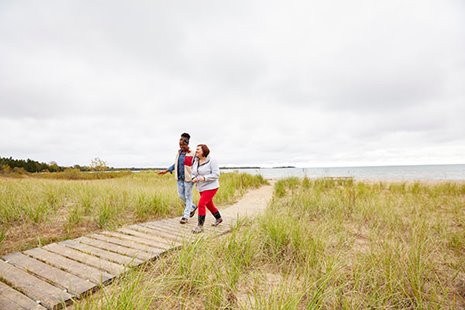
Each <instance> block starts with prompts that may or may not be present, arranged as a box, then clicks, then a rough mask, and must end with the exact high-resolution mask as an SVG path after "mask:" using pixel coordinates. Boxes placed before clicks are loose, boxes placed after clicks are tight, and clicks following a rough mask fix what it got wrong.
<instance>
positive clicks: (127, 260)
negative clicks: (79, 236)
mask: <svg viewBox="0 0 465 310" xmlns="http://www.w3.org/2000/svg"><path fill="white" fill-rule="evenodd" d="M60 244H63V245H65V246H67V247H69V248H72V249H75V250H79V251H81V252H85V253H87V254H90V255H94V256H97V257H101V258H104V259H106V260H109V261H111V262H114V263H117V264H120V265H127V266H132V267H133V266H139V265H140V264H142V263H143V262H144V261H143V260H140V259H137V258H135V257H129V256H126V255H121V254H117V253H114V252H110V251H107V250H103V249H100V248H96V247H94V246H91V245H87V244H84V243H79V242H77V241H75V240H66V241H62V242H60Z"/></svg>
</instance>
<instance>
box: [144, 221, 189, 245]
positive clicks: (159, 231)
mask: <svg viewBox="0 0 465 310" xmlns="http://www.w3.org/2000/svg"><path fill="white" fill-rule="evenodd" d="M139 225H140V226H142V227H145V228H148V229H150V230H152V231H154V232H156V234H157V235H160V236H162V237H163V238H166V239H168V240H172V241H176V242H182V240H183V239H184V238H183V236H182V237H181V236H178V235H173V234H172V233H170V232H167V231H164V230H162V229H160V228H158V227H155V226H150V225H147V224H145V223H141V224H139ZM186 235H187V234H186Z"/></svg>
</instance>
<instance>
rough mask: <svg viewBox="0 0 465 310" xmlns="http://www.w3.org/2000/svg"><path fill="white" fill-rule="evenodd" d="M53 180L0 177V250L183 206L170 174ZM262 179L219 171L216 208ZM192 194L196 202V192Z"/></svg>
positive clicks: (175, 212) (173, 213) (170, 212)
mask: <svg viewBox="0 0 465 310" xmlns="http://www.w3.org/2000/svg"><path fill="white" fill-rule="evenodd" d="M57 178H58V179H57ZM57 178H55V177H54V178H52V177H47V178H46V179H43V178H36V177H25V178H0V254H2V253H7V252H12V251H14V250H22V249H26V248H30V247H34V246H37V245H38V244H45V243H49V242H53V241H57V240H62V239H66V238H71V237H76V236H80V235H83V234H86V233H89V232H92V231H96V230H101V229H114V228H117V227H119V226H121V225H125V224H130V223H134V222H141V221H147V220H151V219H157V218H161V217H168V216H178V215H181V214H182V210H183V209H184V208H183V205H182V202H181V200H180V199H179V198H178V194H177V187H176V180H174V178H173V177H172V176H159V175H158V174H156V173H155V172H141V173H134V174H126V175H125V176H122V177H121V176H120V177H118V178H109V179H108V178H107V179H91V180H75V179H74V178H71V179H72V180H68V179H61V178H62V177H61V176H59V177H57ZM265 182H266V181H265V180H264V179H263V178H262V177H260V176H251V175H247V174H242V173H225V174H222V175H221V179H220V183H221V189H220V190H219V191H218V194H217V198H216V201H217V203H218V204H219V205H220V206H221V205H225V204H228V203H232V202H234V201H235V200H237V199H238V198H239V197H240V196H241V195H242V194H244V192H245V191H246V190H247V189H249V188H255V187H258V186H261V185H262V184H264V183H265ZM194 193H196V190H194ZM194 197H195V201H197V200H198V194H197V193H196V194H195V195H194Z"/></svg>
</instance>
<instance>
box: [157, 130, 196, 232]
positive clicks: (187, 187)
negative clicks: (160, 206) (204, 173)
mask: <svg viewBox="0 0 465 310" xmlns="http://www.w3.org/2000/svg"><path fill="white" fill-rule="evenodd" d="M190 138H191V136H190V135H189V134H188V133H183V134H182V135H181V138H180V139H179V151H178V152H177V154H176V160H175V161H174V164H173V165H171V166H170V167H169V168H168V169H166V170H163V171H161V172H160V173H159V174H161V175H164V174H166V173H168V172H169V173H173V171H174V172H175V176H176V180H177V181H178V194H179V198H181V199H182V201H184V203H185V208H184V214H183V216H182V218H181V220H180V221H179V222H180V223H181V224H186V223H187V221H188V218H189V217H193V216H194V215H195V210H197V206H196V205H194V204H193V203H192V188H193V187H194V183H193V182H192V164H193V163H194V156H195V153H194V152H193V151H191V150H190V149H189V140H190Z"/></svg>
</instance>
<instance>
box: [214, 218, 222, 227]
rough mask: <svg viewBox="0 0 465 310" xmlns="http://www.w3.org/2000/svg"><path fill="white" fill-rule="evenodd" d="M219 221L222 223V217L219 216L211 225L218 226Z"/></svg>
mask: <svg viewBox="0 0 465 310" xmlns="http://www.w3.org/2000/svg"><path fill="white" fill-rule="evenodd" d="M221 223H223V219H222V218H221V217H220V218H218V219H216V221H215V223H213V224H212V226H218V225H220V224H221Z"/></svg>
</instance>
